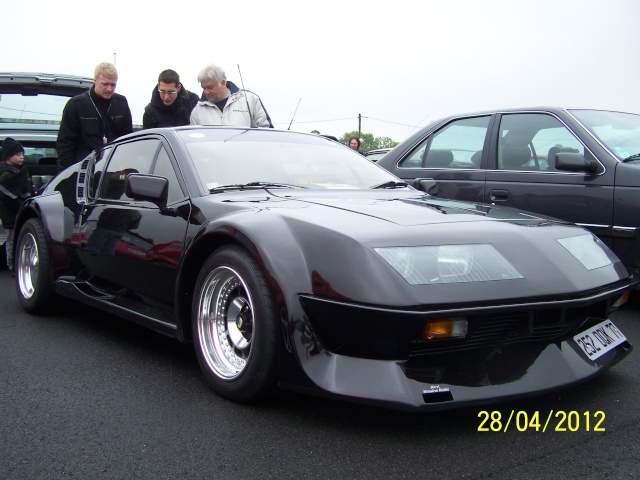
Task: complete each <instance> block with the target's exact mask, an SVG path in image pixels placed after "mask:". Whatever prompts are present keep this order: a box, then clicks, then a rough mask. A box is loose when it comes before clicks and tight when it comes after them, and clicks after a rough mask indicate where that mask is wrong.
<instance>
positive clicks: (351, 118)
mask: <svg viewBox="0 0 640 480" xmlns="http://www.w3.org/2000/svg"><path fill="white" fill-rule="evenodd" d="M362 118H368V119H369V120H375V121H377V122H384V123H392V124H394V125H401V126H403V127H412V128H416V127H417V125H408V124H406V123H400V122H391V121H389V120H381V119H379V118H373V117H365V116H364V115H362ZM357 119H358V117H348V118H334V119H332V120H306V121H303V122H302V121H298V122H293V123H294V124H295V123H322V122H342V121H344V120H357ZM274 124H276V125H286V124H287V122H274Z"/></svg>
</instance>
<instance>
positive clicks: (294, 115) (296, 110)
mask: <svg viewBox="0 0 640 480" xmlns="http://www.w3.org/2000/svg"><path fill="white" fill-rule="evenodd" d="M301 101H302V97H300V100H298V105H296V109H295V111H294V112H293V117H291V122H289V128H287V130H291V124H292V123H293V119H294V118H296V113H298V107H299V106H300V102H301Z"/></svg>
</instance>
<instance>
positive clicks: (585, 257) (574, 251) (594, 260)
mask: <svg viewBox="0 0 640 480" xmlns="http://www.w3.org/2000/svg"><path fill="white" fill-rule="evenodd" d="M557 241H558V243H559V244H560V245H562V246H563V247H564V248H566V249H567V251H568V252H569V253H570V254H571V255H573V256H574V257H575V258H576V259H577V260H578V261H579V262H580V263H581V264H582V265H584V267H585V268H586V269H587V270H595V269H596V268H600V267H606V266H607V265H611V264H613V263H615V262H617V261H618V258H617V257H616V256H615V254H614V253H613V252H612V251H611V250H609V247H607V246H606V245H605V244H604V243H603V242H602V240H600V239H599V238H597V237H595V236H594V235H591V234H585V235H578V236H577V237H567V238H558V239H557Z"/></svg>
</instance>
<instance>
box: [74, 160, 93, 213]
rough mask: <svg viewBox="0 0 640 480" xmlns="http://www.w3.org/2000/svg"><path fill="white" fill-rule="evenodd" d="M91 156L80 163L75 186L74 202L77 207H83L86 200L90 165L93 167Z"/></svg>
mask: <svg viewBox="0 0 640 480" xmlns="http://www.w3.org/2000/svg"><path fill="white" fill-rule="evenodd" d="M92 160H93V155H89V156H88V157H87V158H85V159H84V160H83V161H82V164H81V165H80V170H78V182H77V184H76V201H77V202H78V204H79V205H85V204H86V203H87V202H88V200H89V198H88V186H89V181H88V180H89V179H90V177H91V175H90V174H89V168H90V165H91V166H92V165H93V162H92Z"/></svg>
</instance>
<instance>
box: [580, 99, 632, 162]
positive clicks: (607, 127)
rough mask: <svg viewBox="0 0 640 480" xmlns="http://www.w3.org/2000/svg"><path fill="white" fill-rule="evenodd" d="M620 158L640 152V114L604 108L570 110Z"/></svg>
mask: <svg viewBox="0 0 640 480" xmlns="http://www.w3.org/2000/svg"><path fill="white" fill-rule="evenodd" d="M570 112H571V114H572V115H573V116H574V117H576V118H577V119H578V120H579V121H580V122H581V123H582V124H583V125H584V126H585V127H586V128H587V130H589V131H590V132H591V133H592V134H593V135H594V136H596V137H597V138H598V139H599V140H600V141H601V142H602V143H603V144H604V145H605V146H606V147H607V148H608V149H609V150H610V151H611V152H612V153H613V154H615V155H616V156H617V157H618V158H619V159H620V160H624V159H626V158H628V157H631V156H632V155H636V154H638V153H640V115H636V114H633V113H622V112H609V111H603V110H570Z"/></svg>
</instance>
